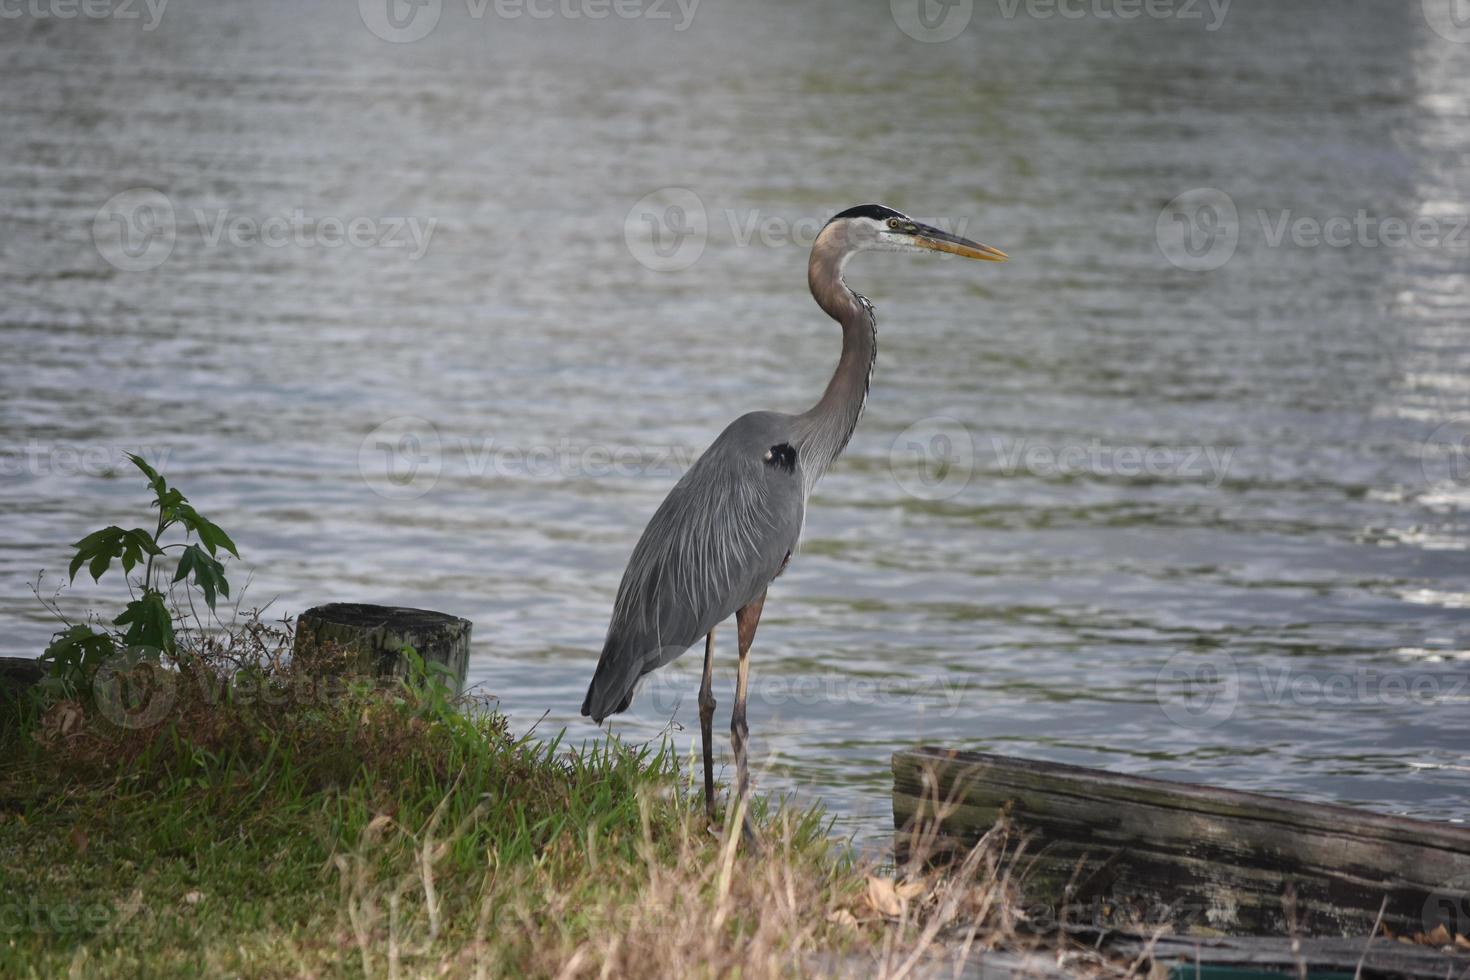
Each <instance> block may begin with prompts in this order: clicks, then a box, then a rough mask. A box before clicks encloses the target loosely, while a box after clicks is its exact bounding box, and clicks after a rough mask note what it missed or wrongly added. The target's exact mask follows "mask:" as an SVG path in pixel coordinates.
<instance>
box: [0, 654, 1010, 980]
mask: <svg viewBox="0 0 1470 980" xmlns="http://www.w3.org/2000/svg"><path fill="white" fill-rule="evenodd" d="M160 678H162V682H161V681H160ZM122 679H127V678H126V675H124V677H123V678H122ZM122 679H119V678H110V679H108V680H107V682H106V685H111V688H109V689H108V690H107V691H103V693H112V694H116V693H117V688H118V687H119V685H120V684H121V683H122ZM99 683H100V682H99ZM130 683H131V684H132V685H133V686H132V687H129V688H128V690H129V691H131V693H132V700H131V701H129V700H128V699H123V701H122V702H119V701H118V699H117V698H111V699H109V698H107V697H97V696H95V695H96V694H97V693H98V690H101V688H98V690H94V691H92V692H83V693H84V694H85V695H86V696H80V695H76V694H74V693H73V694H71V696H67V693H68V692H61V693H60V694H57V693H55V692H52V693H51V694H49V695H47V696H46V698H45V699H41V698H36V699H33V700H28V701H24V702H22V704H21V707H20V710H19V713H18V714H12V715H11V717H10V719H9V721H8V722H7V723H6V725H5V727H4V731H3V735H0V855H3V864H4V867H5V883H6V886H7V887H6V889H5V893H4V895H0V975H5V976H18V977H23V976H55V975H58V974H62V973H66V972H68V971H70V972H72V973H73V974H75V975H86V976H94V975H102V976H128V977H132V976H140V975H148V976H198V975H201V974H203V975H211V976H218V975H247V976H338V975H364V976H419V975H429V974H434V975H445V974H447V975H455V976H458V975H476V974H478V975H485V976H496V975H504V974H529V975H540V976H609V975H612V976H650V975H664V976H691V975H692V976H709V975H728V974H731V973H736V974H738V975H741V976H767V975H773V974H778V973H780V974H790V973H792V972H796V973H810V972H812V971H813V970H819V969H827V968H830V967H831V966H832V964H835V963H843V962H845V963H848V964H851V965H852V972H853V973H854V974H856V975H864V976H871V975H877V974H881V973H884V972H888V973H891V974H899V973H903V972H906V971H907V970H909V969H912V967H914V966H917V965H919V964H920V963H922V962H926V961H927V960H928V958H929V957H930V956H931V955H938V953H939V951H940V949H941V944H940V943H939V942H938V939H939V937H941V936H942V935H944V934H947V933H952V932H955V929H956V927H957V926H962V925H969V924H971V923H973V924H975V925H976V926H977V927H978V928H979V930H980V933H979V935H980V937H981V942H982V943H983V942H986V941H988V940H987V938H986V937H987V936H988V935H990V934H991V933H993V932H995V931H1000V932H1005V931H1006V926H1007V923H1006V922H1005V921H1004V920H1005V916H1006V912H1005V909H1006V903H1005V902H1004V901H1003V899H1004V897H1005V895H1004V889H1005V885H1004V882H1003V879H1002V877H1001V876H1000V875H998V874H996V873H995V866H996V860H995V857H994V855H982V854H978V853H977V855H974V856H972V859H971V862H970V867H969V869H967V871H966V872H965V873H964V874H963V875H959V876H949V877H946V878H943V879H940V878H927V879H925V878H919V877H912V878H907V879H905V878H901V877H900V878H898V879H895V878H893V877H892V876H891V873H890V874H878V873H875V872H874V869H872V868H869V867H864V866H863V865H861V864H860V863H858V862H857V861H855V859H853V858H852V857H851V856H850V855H849V854H848V853H847V852H846V851H845V850H843V849H842V848H841V847H839V846H838V845H836V844H834V843H832V842H831V841H829V840H828V838H827V836H826V834H825V832H824V831H825V830H826V829H827V828H826V826H825V825H824V821H823V818H822V815H821V814H820V812H818V811H814V810H809V811H797V810H791V809H773V810H771V811H769V812H767V811H765V810H764V809H761V810H760V812H758V813H757V815H756V816H757V820H758V824H759V826H760V828H761V833H762V838H763V841H764V846H763V847H762V848H761V849H760V850H759V851H758V852H754V853H747V851H746V849H745V848H743V847H739V846H737V843H736V842H737V841H738V838H739V834H733V835H732V834H720V833H718V832H711V831H710V829H709V828H707V827H705V826H704V822H703V818H702V814H701V809H700V806H699V800H698V798H697V796H696V795H695V794H694V793H693V792H692V790H693V786H692V784H691V783H690V781H689V779H688V770H689V766H688V765H687V763H688V761H689V760H687V759H681V758H679V757H678V756H677V755H676V754H675V753H674V752H673V751H672V749H671V747H670V746H669V745H668V744H664V745H661V746H655V747H641V748H627V747H623V746H620V745H618V744H616V743H613V744H612V745H601V746H599V747H596V748H589V749H585V750H577V749H572V748H569V747H567V746H564V745H561V744H559V743H558V742H557V741H556V740H552V741H549V742H543V741H538V740H536V739H535V738H532V737H530V736H529V735H523V736H517V735H516V734H515V733H512V732H510V731H508V730H507V727H506V724H505V722H504V719H503V718H501V717H500V716H499V715H497V714H495V713H494V712H493V711H489V710H485V709H483V708H482V709H481V710H472V711H466V710H464V707H465V706H464V705H457V704H454V703H452V702H451V701H450V700H449V699H447V698H446V697H445V695H444V692H442V691H437V690H436V689H435V688H434V687H433V686H432V684H427V683H425V681H424V679H423V678H420V679H419V680H418V681H417V682H415V683H414V684H408V685H398V686H393V687H380V686H374V685H372V684H369V683H366V682H356V683H346V682H342V681H340V680H332V679H319V678H311V677H304V676H297V675H295V674H293V672H292V669H291V667H290V665H289V663H287V664H285V665H282V664H281V663H279V662H278V661H273V660H266V661H261V662H257V663H255V664H252V665H250V666H247V667H246V668H244V669H241V668H240V667H239V665H238V664H231V665H230V666H229V667H228V669H226V668H223V667H213V666H209V665H207V664H206V663H205V662H204V661H203V660H200V659H197V658H194V659H190V658H188V657H183V658H181V661H180V669H179V671H178V672H177V673H172V672H170V673H168V674H167V675H160V674H157V673H149V674H147V676H146V677H133V678H131V680H130ZM106 685H103V686H104V687H105V686H106ZM140 690H141V691H142V694H141V695H140V694H139V691H140ZM123 702H126V703H127V704H132V705H134V706H136V705H137V704H139V703H141V704H143V705H144V709H143V710H140V711H134V712H133V713H132V714H127V713H124V712H122V711H120V709H119V707H118V705H119V703H123ZM966 931H967V930H965V929H959V930H958V934H959V939H960V940H961V941H962V940H963V938H964V936H963V933H964V932H966ZM970 934H971V935H972V936H973V935H974V934H975V933H974V932H971V933H970ZM946 955H949V954H946ZM905 964H908V966H907V967H906V966H905Z"/></svg>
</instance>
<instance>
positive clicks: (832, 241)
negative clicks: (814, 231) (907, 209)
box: [817, 204, 1009, 262]
mask: <svg viewBox="0 0 1470 980" xmlns="http://www.w3.org/2000/svg"><path fill="white" fill-rule="evenodd" d="M817 243H818V247H825V248H829V249H832V250H834V251H836V252H839V253H843V254H844V255H851V254H853V253H856V252H949V253H951V254H952V255H963V256H964V257H965V258H967V259H983V260H985V261H987V262H1004V261H1005V260H1006V259H1007V258H1008V257H1009V256H1007V255H1006V253H1004V252H1002V251H1001V250H1000V249H998V248H991V247H990V246H989V245H982V244H980V243H979V242H972V241H970V240H969V239H968V238H961V237H960V236H959V235H955V234H951V233H950V232H947V231H944V230H942V229H940V228H935V227H934V226H932V225H926V224H923V223H922V222H918V221H915V220H914V219H913V218H910V217H909V216H908V215H906V214H904V213H902V212H901V211H895V210H893V209H892V208H889V207H884V206H883V205H881V204H860V205H858V206H857V207H855V208H848V209H847V210H846V211H843V212H842V213H841V214H838V215H834V216H833V218H832V220H830V221H828V222H827V225H826V227H824V228H823V229H822V233H821V234H820V235H818V236H817Z"/></svg>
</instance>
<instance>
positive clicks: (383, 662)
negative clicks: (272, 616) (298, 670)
mask: <svg viewBox="0 0 1470 980" xmlns="http://www.w3.org/2000/svg"><path fill="white" fill-rule="evenodd" d="M470 625H471V624H470V621H469V620H467V619H460V618H459V617H458V616H450V615H448V614H446V613H441V612H432V611H430V610H427V609H408V608H405V607H402V606H372V605H366V604H364V603H357V602H333V603H328V604H327V605H325V606H316V607H315V608H312V609H308V610H307V611H306V612H304V613H302V614H301V615H300V616H298V617H297V618H296V645H295V648H294V652H293V654H292V655H293V656H294V657H295V658H296V660H297V662H298V663H300V664H302V665H303V666H304V667H306V668H307V669H308V670H316V671H321V672H324V673H339V674H361V675H368V676H377V677H403V676H405V675H406V674H407V673H408V661H407V660H405V659H404V656H403V650H404V648H405V647H412V648H413V649H414V651H415V652H416V653H418V655H419V656H420V657H422V658H423V660H424V663H425V664H442V665H443V666H444V667H445V668H446V669H447V672H448V674H449V675H450V678H449V679H452V681H453V683H452V685H451V686H453V687H454V688H455V690H456V691H462V690H464V681H465V673H466V671H467V670H468V669H469V661H470Z"/></svg>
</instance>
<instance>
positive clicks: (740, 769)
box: [730, 592, 766, 839]
mask: <svg viewBox="0 0 1470 980" xmlns="http://www.w3.org/2000/svg"><path fill="white" fill-rule="evenodd" d="M765 604H766V594H765V593H764V592H762V593H761V594H760V596H759V597H757V598H756V600H755V601H754V602H752V603H751V604H750V605H748V606H745V607H744V608H742V609H741V610H740V611H738V612H737V613H735V628H736V630H737V631H738V632H739V634H740V638H739V642H740V665H739V667H738V668H737V670H736V673H735V710H733V711H732V712H731V713H730V745H731V747H732V748H734V750H735V798H734V800H733V801H732V803H733V802H736V801H740V800H746V801H748V800H749V797H750V767H749V765H747V763H746V753H745V748H746V743H747V742H748V741H749V739H750V727H749V726H748V725H746V723H745V697H746V694H747V693H748V686H749V682H750V644H751V642H752V641H754V640H755V628H756V626H758V625H759V624H760V621H761V609H762V608H764V606H765ZM740 829H741V832H742V833H743V834H744V835H745V837H746V838H747V839H754V836H755V835H754V833H753V832H752V830H751V824H750V814H749V813H748V812H747V813H746V815H745V821H744V823H743V825H742V826H741V828H740Z"/></svg>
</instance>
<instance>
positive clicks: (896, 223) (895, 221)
mask: <svg viewBox="0 0 1470 980" xmlns="http://www.w3.org/2000/svg"><path fill="white" fill-rule="evenodd" d="M902 223H903V222H901V221H899V220H898V219H897V218H889V219H888V227H890V228H897V227H898V226H899V225H900V224H902Z"/></svg>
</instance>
